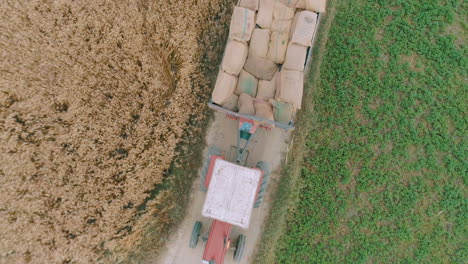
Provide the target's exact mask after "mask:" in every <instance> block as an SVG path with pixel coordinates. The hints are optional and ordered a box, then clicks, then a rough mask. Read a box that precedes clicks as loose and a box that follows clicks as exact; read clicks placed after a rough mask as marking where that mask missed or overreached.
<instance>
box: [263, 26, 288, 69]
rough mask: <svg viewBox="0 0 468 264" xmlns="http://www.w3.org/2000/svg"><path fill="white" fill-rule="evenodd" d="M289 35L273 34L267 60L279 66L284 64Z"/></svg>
mask: <svg viewBox="0 0 468 264" xmlns="http://www.w3.org/2000/svg"><path fill="white" fill-rule="evenodd" d="M288 41H289V33H279V32H273V33H271V38H270V45H269V48H268V53H267V58H268V59H269V60H271V61H273V62H275V63H277V64H282V63H283V62H284V59H285V57H286V49H287V48H288Z"/></svg>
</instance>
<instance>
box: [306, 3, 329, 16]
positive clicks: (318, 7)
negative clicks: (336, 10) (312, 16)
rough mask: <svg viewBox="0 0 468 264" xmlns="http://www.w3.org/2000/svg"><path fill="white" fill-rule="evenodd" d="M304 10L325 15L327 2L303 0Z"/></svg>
mask: <svg viewBox="0 0 468 264" xmlns="http://www.w3.org/2000/svg"><path fill="white" fill-rule="evenodd" d="M305 2H306V9H307V10H309V11H313V12H317V13H325V11H326V10H327V0H305Z"/></svg>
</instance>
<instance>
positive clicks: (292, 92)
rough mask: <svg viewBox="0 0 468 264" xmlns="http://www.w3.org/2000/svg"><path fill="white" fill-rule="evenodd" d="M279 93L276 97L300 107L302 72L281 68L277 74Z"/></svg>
mask: <svg viewBox="0 0 468 264" xmlns="http://www.w3.org/2000/svg"><path fill="white" fill-rule="evenodd" d="M278 87H279V94H278V97H277V98H276V99H279V100H281V101H283V102H286V103H291V104H293V105H294V107H295V108H296V109H301V104H302V93H303V88H304V72H302V71H289V70H282V71H281V72H280V75H279V85H278Z"/></svg>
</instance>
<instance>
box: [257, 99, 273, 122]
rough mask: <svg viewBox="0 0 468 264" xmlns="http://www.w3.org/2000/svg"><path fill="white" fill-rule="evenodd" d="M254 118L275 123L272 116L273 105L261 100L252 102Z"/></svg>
mask: <svg viewBox="0 0 468 264" xmlns="http://www.w3.org/2000/svg"><path fill="white" fill-rule="evenodd" d="M254 108H255V116H257V117H260V118H264V119H268V120H271V121H275V117H274V115H273V105H272V104H270V103H269V102H266V101H263V100H255V101H254Z"/></svg>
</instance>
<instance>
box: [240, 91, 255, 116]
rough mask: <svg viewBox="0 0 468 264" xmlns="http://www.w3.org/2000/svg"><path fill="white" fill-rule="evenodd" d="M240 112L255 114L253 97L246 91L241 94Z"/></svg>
mask: <svg viewBox="0 0 468 264" xmlns="http://www.w3.org/2000/svg"><path fill="white" fill-rule="evenodd" d="M239 114H244V115H251V116H253V115H254V114H255V108H254V104H253V98H252V97H251V96H250V95H248V94H246V93H241V95H240V96H239Z"/></svg>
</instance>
